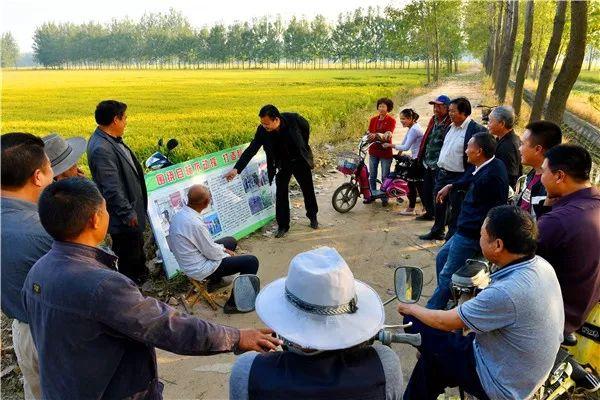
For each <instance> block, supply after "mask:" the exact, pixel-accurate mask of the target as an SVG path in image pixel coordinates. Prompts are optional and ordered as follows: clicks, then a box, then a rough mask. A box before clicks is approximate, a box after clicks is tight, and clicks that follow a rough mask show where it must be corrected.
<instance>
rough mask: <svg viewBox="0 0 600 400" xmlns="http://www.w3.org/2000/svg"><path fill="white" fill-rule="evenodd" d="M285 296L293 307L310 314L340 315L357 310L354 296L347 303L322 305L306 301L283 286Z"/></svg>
mask: <svg viewBox="0 0 600 400" xmlns="http://www.w3.org/2000/svg"><path fill="white" fill-rule="evenodd" d="M285 298H286V299H287V300H288V301H289V302H290V303H292V304H293V305H294V307H296V308H298V309H300V310H302V311H305V312H307V313H310V314H316V315H340V314H354V313H355V312H356V311H357V310H358V306H357V305H356V303H357V300H356V296H355V297H354V298H353V299H352V300H350V302H349V303H346V304H340V305H337V306H322V305H319V304H311V303H307V302H305V301H304V300H301V299H299V298H298V297H296V296H295V295H293V294H292V292H290V291H289V290H288V288H287V287H286V288H285Z"/></svg>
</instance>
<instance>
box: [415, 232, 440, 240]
mask: <svg viewBox="0 0 600 400" xmlns="http://www.w3.org/2000/svg"><path fill="white" fill-rule="evenodd" d="M444 237H445V235H444V234H443V233H433V232H429V233H426V234H424V235H419V239H421V240H444Z"/></svg>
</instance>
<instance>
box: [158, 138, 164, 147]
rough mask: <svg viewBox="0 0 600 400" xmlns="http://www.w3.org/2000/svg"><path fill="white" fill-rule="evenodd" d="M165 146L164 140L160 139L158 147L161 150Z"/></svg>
mask: <svg viewBox="0 0 600 400" xmlns="http://www.w3.org/2000/svg"><path fill="white" fill-rule="evenodd" d="M162 146H163V140H162V138H160V139H158V147H159V148H161V147H162Z"/></svg>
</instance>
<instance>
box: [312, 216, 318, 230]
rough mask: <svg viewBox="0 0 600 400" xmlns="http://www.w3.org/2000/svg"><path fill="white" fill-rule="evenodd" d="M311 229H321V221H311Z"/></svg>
mask: <svg viewBox="0 0 600 400" xmlns="http://www.w3.org/2000/svg"><path fill="white" fill-rule="evenodd" d="M310 227H311V228H313V229H318V228H319V221H317V217H315V218H311V219H310Z"/></svg>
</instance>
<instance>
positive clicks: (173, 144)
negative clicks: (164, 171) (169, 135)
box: [167, 139, 179, 151]
mask: <svg viewBox="0 0 600 400" xmlns="http://www.w3.org/2000/svg"><path fill="white" fill-rule="evenodd" d="M178 145H179V142H178V141H177V139H169V141H168V142H167V150H169V151H170V150H173V149H174V148H175V147H177V146H178Z"/></svg>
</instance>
